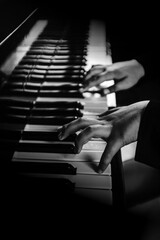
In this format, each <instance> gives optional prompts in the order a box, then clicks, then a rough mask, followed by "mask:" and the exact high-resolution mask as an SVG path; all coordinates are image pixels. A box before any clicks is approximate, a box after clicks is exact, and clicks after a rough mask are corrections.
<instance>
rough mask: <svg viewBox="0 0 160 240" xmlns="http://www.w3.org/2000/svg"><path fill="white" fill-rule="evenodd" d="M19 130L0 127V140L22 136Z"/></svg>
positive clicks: (16, 138)
mask: <svg viewBox="0 0 160 240" xmlns="http://www.w3.org/2000/svg"><path fill="white" fill-rule="evenodd" d="M22 132H23V131H21V130H14V129H0V138H1V140H5V141H6V140H19V139H20V138H21V136H22Z"/></svg>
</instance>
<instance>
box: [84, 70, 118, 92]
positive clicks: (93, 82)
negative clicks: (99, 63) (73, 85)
mask: <svg viewBox="0 0 160 240" xmlns="http://www.w3.org/2000/svg"><path fill="white" fill-rule="evenodd" d="M113 78H114V73H113V72H107V73H106V72H105V74H97V75H95V76H93V77H91V78H90V79H88V81H85V82H84V86H83V90H84V91H87V90H89V89H90V88H91V87H95V86H99V85H100V84H101V83H103V82H104V81H110V80H112V79H113ZM103 91H104V90H103Z"/></svg>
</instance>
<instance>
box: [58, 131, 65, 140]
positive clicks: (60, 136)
mask: <svg viewBox="0 0 160 240" xmlns="http://www.w3.org/2000/svg"><path fill="white" fill-rule="evenodd" d="M58 138H59V140H63V139H64V137H63V134H62V132H60V134H58Z"/></svg>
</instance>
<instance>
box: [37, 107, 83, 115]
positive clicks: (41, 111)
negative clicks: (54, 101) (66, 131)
mask: <svg viewBox="0 0 160 240" xmlns="http://www.w3.org/2000/svg"><path fill="white" fill-rule="evenodd" d="M32 115H34V116H77V117H82V116H83V113H82V111H81V110H80V109H78V108H68V109H66V108H59V109H58V108H33V109H32Z"/></svg>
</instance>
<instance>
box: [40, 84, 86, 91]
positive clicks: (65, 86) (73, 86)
mask: <svg viewBox="0 0 160 240" xmlns="http://www.w3.org/2000/svg"><path fill="white" fill-rule="evenodd" d="M81 87H82V84H78V83H53V84H52V83H47V82H44V84H42V86H41V90H50V91H51V90H79V89H80V88H81Z"/></svg>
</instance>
